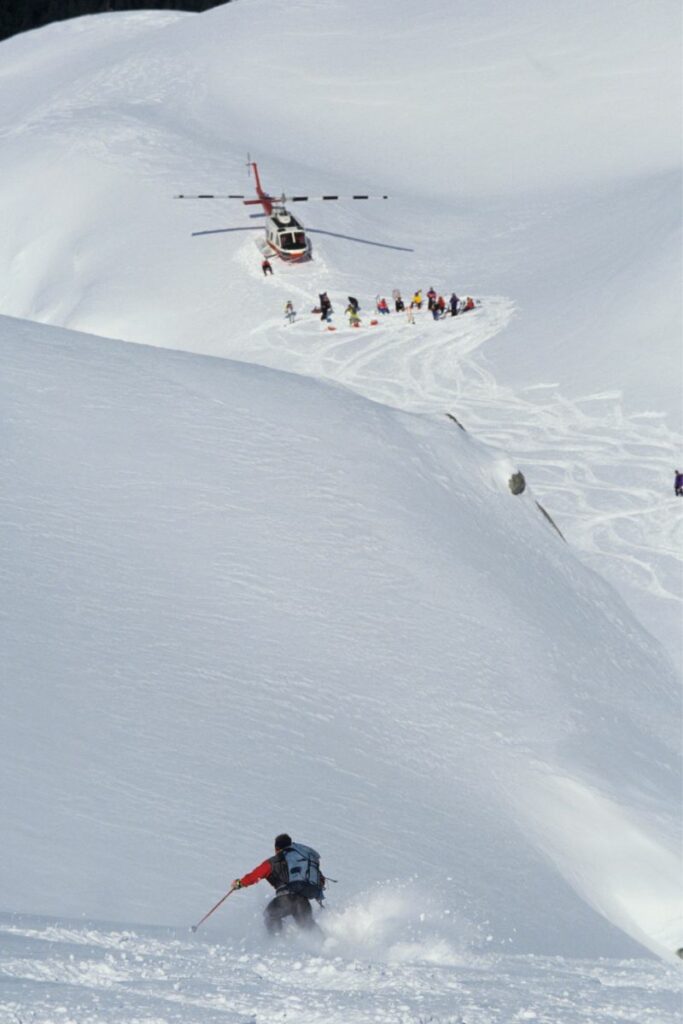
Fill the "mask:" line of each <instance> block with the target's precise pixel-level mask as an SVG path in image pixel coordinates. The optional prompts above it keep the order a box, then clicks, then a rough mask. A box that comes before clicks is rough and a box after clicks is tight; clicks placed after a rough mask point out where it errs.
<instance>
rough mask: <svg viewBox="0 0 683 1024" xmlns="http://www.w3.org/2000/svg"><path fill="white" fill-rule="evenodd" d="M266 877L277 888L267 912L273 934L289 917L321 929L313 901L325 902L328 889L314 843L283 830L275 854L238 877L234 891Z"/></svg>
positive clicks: (300, 925) (277, 838)
mask: <svg viewBox="0 0 683 1024" xmlns="http://www.w3.org/2000/svg"><path fill="white" fill-rule="evenodd" d="M262 878H265V880H266V881H267V882H269V883H270V885H272V886H273V888H274V889H275V898H274V899H272V900H271V901H270V903H269V904H268V906H267V907H266V909H265V911H264V918H265V922H266V928H267V929H268V931H269V932H270V933H271V935H278V934H279V933H280V932H281V931H282V923H283V921H284V920H285V918H287V917H292V918H294V920H295V921H296V923H297V924H298V925H299V927H300V928H306V929H314V928H317V925H316V923H315V921H314V920H313V911H312V909H311V900H318V902H322V900H323V891H324V889H325V876H324V875H323V873H322V871H321V870H320V854H319V853H317V852H316V851H315V850H313V849H312V848H311V847H310V846H303V845H302V844H301V843H293V842H292V839H291V837H290V836H288V835H287V833H286V832H283V833H282V834H281V835H279V836H276V838H275V855H274V856H273V857H268V859H267V860H264V861H263V863H262V864H259V866H258V867H256V868H254V870H253V871H250V872H249V873H248V874H246V875H244V876H243V877H242V878H236V879H235V881H234V882H233V883H232V888H231V890H230V891H231V892H232V891H233V890H234V889H245V888H246V887H247V886H249V885H254V884H255V883H256V882H260V881H261V879H262Z"/></svg>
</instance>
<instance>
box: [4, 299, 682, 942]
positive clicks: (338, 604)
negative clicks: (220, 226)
mask: <svg viewBox="0 0 683 1024" xmlns="http://www.w3.org/2000/svg"><path fill="white" fill-rule="evenodd" d="M2 357H3V373H2V382H3V383H2V391H3V396H2V405H3V409H4V410H5V416H6V423H7V441H6V444H5V446H4V449H3V453H2V459H3V480H4V481H5V487H4V497H3V518H4V521H5V524H6V526H5V530H4V531H3V540H2V544H3V551H2V565H3V567H4V569H3V575H4V591H5V595H6V612H5V615H4V617H3V623H2V628H3V649H4V651H5V665H4V669H5V670H4V672H3V679H4V680H5V683H4V687H5V690H4V695H3V703H4V706H5V708H6V709H7V713H6V714H5V716H4V717H3V723H2V727H1V728H2V749H3V777H4V779H5V797H6V805H5V807H4V819H5V821H6V822H7V826H8V828H7V841H6V847H5V862H6V871H5V873H4V880H3V890H2V894H1V896H0V899H1V900H2V903H3V904H4V905H5V906H8V907H13V908H20V909H22V910H26V911H37V910H39V909H40V911H41V912H43V913H53V914H62V915H77V914H79V913H81V912H85V913H87V914H89V915H97V916H99V917H101V918H105V919H118V920H139V921H147V922H181V921H182V920H183V919H185V920H192V917H193V916H195V914H196V909H197V907H201V906H203V905H204V904H206V903H208V904H209V905H210V901H211V896H212V895H213V894H214V893H218V892H220V890H221V889H222V888H224V886H225V884H226V882H227V881H229V879H230V878H232V877H234V875H235V874H236V873H238V872H239V871H241V870H242V869H244V868H245V867H247V866H250V861H252V860H253V861H256V860H257V859H258V858H259V857H261V856H262V855H263V853H264V844H265V843H267V842H269V841H270V839H271V836H270V833H271V832H273V833H275V832H277V831H278V830H281V829H282V828H283V827H287V828H288V829H289V830H290V831H292V832H294V833H295V834H296V835H298V836H300V837H301V839H302V841H313V840H315V842H316V844H317V845H318V846H319V847H321V848H322V849H323V850H324V851H325V854H326V864H327V866H328V870H329V872H330V874H332V875H333V876H334V877H339V878H340V879H342V884H340V886H339V887H338V889H339V895H337V893H336V892H335V902H336V901H337V899H338V900H340V901H341V903H342V905H343V904H344V903H345V902H346V901H348V900H349V899H350V898H357V897H358V896H362V894H363V893H367V892H368V891H371V890H372V889H373V888H374V887H375V886H376V885H377V884H378V881H381V880H383V879H387V880H390V879H394V880H397V881H401V880H406V879H407V878H409V877H411V876H415V877H417V878H418V879H419V884H420V886H421V887H423V888H425V889H426V890H427V891H428V892H429V893H431V894H433V895H435V896H436V897H437V898H438V900H439V901H440V902H441V904H442V905H443V906H444V907H446V908H449V909H450V910H451V911H452V912H453V913H457V914H458V916H459V917H461V918H463V919H464V920H465V921H467V922H469V924H468V927H470V928H471V927H474V928H477V927H483V923H484V922H485V921H490V922H491V924H490V925H489V928H490V929H491V930H492V931H493V932H494V933H495V935H496V937H497V938H498V939H499V940H500V941H506V942H511V943H512V944H513V946H514V948H520V949H535V950H542V949H547V948H553V949H555V950H557V949H564V950H570V949H573V950H577V949H583V950H584V951H585V950H586V949H596V950H597V949H602V950H603V951H605V950H608V949H617V950H618V949H620V948H623V947H622V946H621V944H620V940H619V938H618V936H617V933H612V934H610V932H609V928H608V927H607V925H606V924H603V925H601V924H599V919H598V918H597V917H596V915H595V914H594V913H592V912H591V910H590V909H589V907H590V906H593V907H595V908H596V909H598V910H600V911H601V912H602V913H604V914H605V915H606V916H607V917H608V918H609V919H611V920H612V921H614V922H616V923H618V924H619V925H620V926H621V927H622V928H624V929H625V930H626V931H628V932H630V933H631V934H632V935H635V936H637V937H638V938H639V939H641V940H642V941H645V942H647V943H648V944H650V945H652V946H657V945H658V943H659V942H660V941H662V940H663V941H664V942H667V943H668V942H670V939H669V936H667V935H666V930H667V927H668V926H669V921H668V919H669V915H670V913H671V907H672V905H673V900H674V897H675V889H676V884H677V879H676V872H675V862H674V855H673V851H674V849H675V840H676V832H675V821H674V820H673V818H672V814H671V808H672V807H673V806H675V799H676V792H677V790H676V767H677V765H676V759H675V753H674V750H675V742H676V729H675V727H674V723H675V720H676V714H677V701H676V693H675V685H674V680H673V678H672V677H671V674H670V672H669V670H668V667H667V664H666V662H665V661H664V660H663V659H662V658H661V656H660V653H659V650H658V648H657V646H656V644H654V643H653V642H652V641H651V640H650V639H649V638H648V636H647V634H645V633H644V631H643V630H642V629H641V628H640V627H639V626H638V624H637V623H636V622H635V620H634V619H633V618H632V617H631V616H630V614H629V613H628V612H627V610H626V609H625V608H624V607H623V606H622V605H621V603H620V601H619V599H618V598H617V597H616V595H615V594H614V593H613V592H612V591H611V590H610V588H609V587H608V586H606V585H605V584H604V583H603V582H602V581H601V580H600V579H599V578H598V577H596V576H594V575H593V574H591V573H590V572H588V571H586V570H585V569H583V568H582V566H581V565H580V564H579V563H578V562H577V561H576V560H575V558H574V557H573V555H572V554H571V551H570V550H569V549H568V547H567V546H566V545H565V544H563V543H562V542H561V540H560V539H559V538H558V537H557V535H556V534H555V533H554V531H553V530H552V529H551V528H550V527H549V526H548V524H547V523H546V522H545V520H544V519H543V518H542V517H541V516H540V515H539V513H538V510H537V509H536V507H535V505H534V502H533V499H532V498H530V497H529V496H528V495H525V496H524V497H522V498H519V497H517V498H513V497H512V495H511V494H510V493H509V491H508V489H507V484H506V479H505V476H502V477H501V473H500V467H499V463H498V457H497V455H496V453H494V452H490V451H489V450H487V449H485V448H482V447H481V446H480V445H479V444H477V443H476V442H475V441H474V440H472V439H471V438H470V437H468V436H467V435H466V434H464V433H463V432H462V431H460V430H458V429H457V428H456V427H454V426H453V425H452V424H451V423H449V422H448V421H446V420H443V421H435V420H434V419H431V418H427V419H425V418H423V417H415V416H410V415H407V414H404V413H399V412H396V411H393V410H389V409H387V408H385V407H383V406H381V405H378V404H373V403H370V402H368V401H367V400H365V399H363V398H360V397H358V396H355V395H353V394H352V393H349V392H345V391H343V390H340V389H335V388H330V387H328V386H322V385H320V384H318V383H315V382H311V381H308V380H306V379H304V378H301V377H295V376H291V375H283V374H280V373H274V372H272V371H267V370H263V369H259V368H253V367H247V366H243V365H239V364H234V363H229V362H226V361H222V360H210V359H207V358H206V357H198V356H191V355H186V354H182V353H171V352H165V351H159V350H154V349H147V348H144V347H137V346H127V345H123V344H120V343H118V344H117V343H115V342H111V343H108V344H106V345H103V344H102V343H101V342H98V341H97V340H95V339H92V338H88V337H84V336H78V335H74V334H71V333H68V332H64V331H60V330H58V329H54V328H52V329H51V328H45V327H43V328H39V327H37V326H32V325H28V324H22V323H18V322H13V321H10V320H7V319H4V320H3V344H2ZM607 815H608V816H609V821H610V828H609V830H608V834H607V836H605V837H604V838H603V839H602V840H601V842H600V843H596V842H595V837H594V828H595V824H596V821H597V820H601V819H602V820H604V819H605V816H607ZM573 889H574V890H578V892H579V893H580V895H581V897H583V900H581V899H577V896H576V894H575V891H573ZM584 900H585V902H584ZM247 907H248V903H247V902H246V901H245V902H244V903H242V904H240V906H239V908H237V909H235V910H234V915H235V916H234V918H233V916H232V915H231V919H234V920H237V921H239V920H240V916H239V915H240V914H243V913H246V912H247ZM252 910H253V903H252V904H251V908H250V911H249V912H251V911H252ZM226 920H227V916H226ZM494 922H495V923H494ZM223 926H224V927H225V922H224V924H223Z"/></svg>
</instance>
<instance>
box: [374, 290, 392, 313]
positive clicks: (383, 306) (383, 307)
mask: <svg viewBox="0 0 683 1024" xmlns="http://www.w3.org/2000/svg"><path fill="white" fill-rule="evenodd" d="M377 312H378V313H381V314H382V316H384V315H385V314H386V313H390V312H391V310H390V309H389V305H388V303H387V300H386V299H381V298H380V297H379V295H378V296H377Z"/></svg>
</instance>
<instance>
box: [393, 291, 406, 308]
mask: <svg viewBox="0 0 683 1024" xmlns="http://www.w3.org/2000/svg"><path fill="white" fill-rule="evenodd" d="M391 297H392V299H393V300H394V309H395V310H396V312H397V313H402V312H403V310H404V309H405V308H406V307H405V304H404V302H403V299H402V298H401V293H400V291H399V290H398V288H394V290H393V292H392V293H391Z"/></svg>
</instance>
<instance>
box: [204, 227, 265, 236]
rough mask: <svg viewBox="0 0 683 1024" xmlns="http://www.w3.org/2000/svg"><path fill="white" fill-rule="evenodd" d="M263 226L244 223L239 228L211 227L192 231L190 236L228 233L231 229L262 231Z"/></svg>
mask: <svg viewBox="0 0 683 1024" xmlns="http://www.w3.org/2000/svg"><path fill="white" fill-rule="evenodd" d="M262 230H263V228H261V227H257V226H256V224H246V225H245V226H244V227H241V228H211V229H209V230H208V231H193V232H192V237H193V238H198V237H199V236H200V235H228V234H231V233H232V232H233V231H262Z"/></svg>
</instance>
